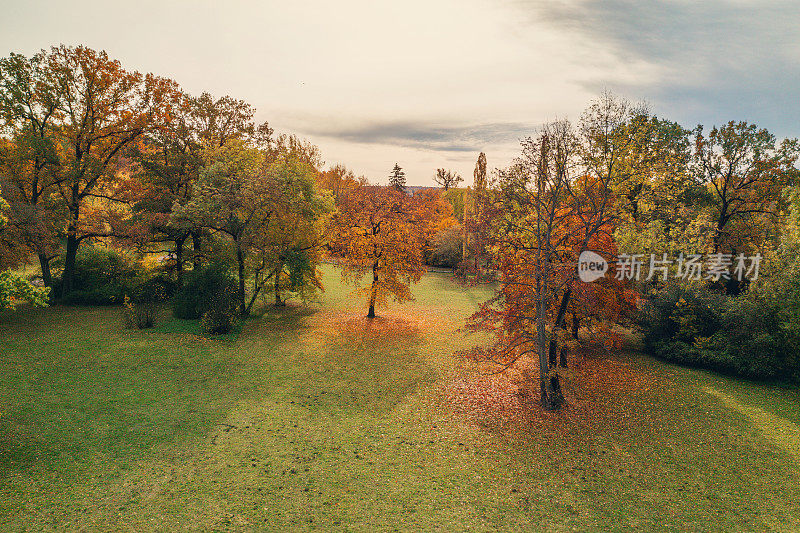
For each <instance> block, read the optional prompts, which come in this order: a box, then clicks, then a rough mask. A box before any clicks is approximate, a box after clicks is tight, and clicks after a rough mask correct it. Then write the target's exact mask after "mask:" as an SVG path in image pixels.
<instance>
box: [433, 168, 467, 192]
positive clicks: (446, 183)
mask: <svg viewBox="0 0 800 533" xmlns="http://www.w3.org/2000/svg"><path fill="white" fill-rule="evenodd" d="M433 181H435V182H436V184H437V185H439V186H440V187H441V188H442V189H444V190H445V191H447V190H448V189H450V188H451V187H457V186H458V184H459V183H461V182H462V181H464V178H462V177H461V176H460V175H459V174H458V173H457V172H453V171H451V170H445V169H443V168H437V169H436V177H434V178H433Z"/></svg>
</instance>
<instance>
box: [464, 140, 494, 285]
mask: <svg viewBox="0 0 800 533" xmlns="http://www.w3.org/2000/svg"><path fill="white" fill-rule="evenodd" d="M472 177H473V190H472V191H471V194H470V191H469V189H467V198H466V199H465V201H464V212H463V223H462V227H463V230H464V238H463V244H462V254H461V255H462V259H461V267H460V272H461V274H462V275H463V276H464V277H466V276H467V275H468V274H470V273H471V274H473V275H475V276H477V277H478V279H480V277H481V273H482V267H483V263H484V261H485V259H486V257H485V255H486V254H485V244H486V225H485V220H484V218H485V214H486V210H487V205H488V203H489V191H488V181H487V175H486V154H484V153H483V152H481V153H480V154H478V160H477V161H476V162H475V170H474V171H473V173H472Z"/></svg>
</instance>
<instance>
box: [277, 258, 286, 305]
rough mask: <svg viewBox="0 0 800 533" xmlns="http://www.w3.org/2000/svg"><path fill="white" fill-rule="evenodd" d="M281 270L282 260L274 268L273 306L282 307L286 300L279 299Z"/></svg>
mask: <svg viewBox="0 0 800 533" xmlns="http://www.w3.org/2000/svg"><path fill="white" fill-rule="evenodd" d="M281 272H283V261H281V262H279V263H278V268H276V269H275V307H284V306H285V305H286V302H285V301H283V300H281Z"/></svg>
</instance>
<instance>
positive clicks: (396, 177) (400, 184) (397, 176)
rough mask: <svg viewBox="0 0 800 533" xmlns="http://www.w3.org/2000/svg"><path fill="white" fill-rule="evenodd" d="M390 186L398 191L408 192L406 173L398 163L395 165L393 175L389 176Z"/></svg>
mask: <svg viewBox="0 0 800 533" xmlns="http://www.w3.org/2000/svg"><path fill="white" fill-rule="evenodd" d="M389 185H391V186H392V187H394V188H395V189H397V190H398V191H402V192H406V173H405V172H403V169H402V168H401V167H400V165H398V164H397V163H395V164H394V168H393V169H392V173H391V174H389Z"/></svg>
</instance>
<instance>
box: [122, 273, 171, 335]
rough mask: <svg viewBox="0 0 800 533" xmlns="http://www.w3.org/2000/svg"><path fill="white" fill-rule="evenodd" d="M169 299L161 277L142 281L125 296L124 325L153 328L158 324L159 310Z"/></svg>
mask: <svg viewBox="0 0 800 533" xmlns="http://www.w3.org/2000/svg"><path fill="white" fill-rule="evenodd" d="M166 297H167V290H166V289H165V283H164V280H163V279H162V278H161V277H160V276H156V277H152V278H150V279H146V280H144V281H140V282H139V283H138V284H136V285H135V286H134V287H133V288H132V290H131V296H127V295H126V296H125V299H124V302H123V309H122V314H123V323H124V325H125V327H126V328H133V327H134V326H135V327H137V328H139V329H145V328H152V327H153V326H154V325H155V323H156V316H157V315H158V308H159V306H160V304H161V302H163V301H164V300H165V299H166Z"/></svg>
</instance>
